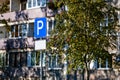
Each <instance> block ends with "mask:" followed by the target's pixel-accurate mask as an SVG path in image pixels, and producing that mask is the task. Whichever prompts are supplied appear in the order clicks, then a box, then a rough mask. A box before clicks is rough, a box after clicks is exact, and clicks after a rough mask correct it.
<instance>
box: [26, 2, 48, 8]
mask: <svg viewBox="0 0 120 80" xmlns="http://www.w3.org/2000/svg"><path fill="white" fill-rule="evenodd" d="M27 3H28V8H34V7H39V6H40V7H45V6H46V0H28V1H27Z"/></svg>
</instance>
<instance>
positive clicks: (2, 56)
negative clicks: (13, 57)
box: [0, 53, 7, 67]
mask: <svg viewBox="0 0 120 80" xmlns="http://www.w3.org/2000/svg"><path fill="white" fill-rule="evenodd" d="M6 58H7V55H6V53H0V67H5V66H7V60H6Z"/></svg>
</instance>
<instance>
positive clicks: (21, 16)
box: [0, 8, 45, 22]
mask: <svg viewBox="0 0 120 80" xmlns="http://www.w3.org/2000/svg"><path fill="white" fill-rule="evenodd" d="M37 17H45V12H43V11H42V10H41V9H40V8H34V9H28V10H23V11H14V12H8V13H4V14H2V16H0V19H5V20H9V21H10V22H15V21H21V20H26V19H27V20H28V19H34V18H37Z"/></svg>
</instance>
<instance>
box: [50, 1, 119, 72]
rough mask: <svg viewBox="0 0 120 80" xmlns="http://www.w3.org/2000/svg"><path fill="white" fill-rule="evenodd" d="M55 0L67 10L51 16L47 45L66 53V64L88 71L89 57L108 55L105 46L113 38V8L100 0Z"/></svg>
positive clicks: (114, 20) (115, 19)
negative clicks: (54, 23) (53, 26)
mask: <svg viewBox="0 0 120 80" xmlns="http://www.w3.org/2000/svg"><path fill="white" fill-rule="evenodd" d="M59 3H62V4H63V5H64V6H67V10H64V11H62V12H61V13H59V14H57V15H56V16H55V20H56V26H55V28H54V30H53V32H52V34H51V37H50V41H49V49H52V48H51V47H54V48H56V49H55V51H56V52H57V53H59V54H64V53H67V59H68V61H69V62H70V64H69V65H70V66H69V67H70V68H74V69H77V68H79V67H81V68H85V69H86V70H87V71H88V70H89V64H90V62H91V60H93V59H96V58H97V57H100V58H104V57H107V56H108V55H109V53H108V47H111V45H112V43H111V42H112V41H114V40H115V39H116V35H115V34H116V31H115V28H116V26H117V15H116V9H115V7H113V6H111V5H110V4H109V3H107V2H105V1H104V0H65V1H64V0H60V1H58V5H59ZM59 8H61V7H60V6H58V9H59ZM66 45H67V46H66ZM112 47H113V45H112ZM65 48H67V49H66V50H64V49H65Z"/></svg>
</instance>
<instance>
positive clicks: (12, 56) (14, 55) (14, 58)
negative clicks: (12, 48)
mask: <svg viewBox="0 0 120 80" xmlns="http://www.w3.org/2000/svg"><path fill="white" fill-rule="evenodd" d="M26 65H27V54H26V52H11V53H9V66H11V67H20V66H26Z"/></svg>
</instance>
